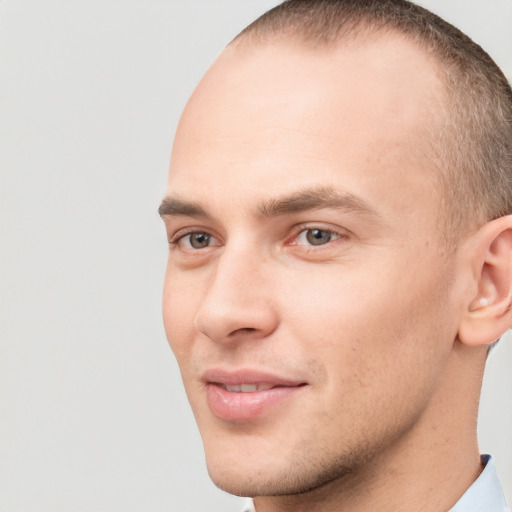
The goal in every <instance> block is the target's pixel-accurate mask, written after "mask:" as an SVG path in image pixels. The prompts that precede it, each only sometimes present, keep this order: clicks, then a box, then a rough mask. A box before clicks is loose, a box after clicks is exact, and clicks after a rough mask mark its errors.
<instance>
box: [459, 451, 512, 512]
mask: <svg viewBox="0 0 512 512" xmlns="http://www.w3.org/2000/svg"><path fill="white" fill-rule="evenodd" d="M482 462H483V463H485V468H484V470H483V471H482V472H481V473H480V476H479V477H478V478H477V479H476V480H475V482H474V483H473V485H472V486H471V487H470V488H469V489H468V490H467V491H466V492H465V493H464V494H463V495H462V498H461V499H460V500H459V501H458V502H457V503H456V504H455V506H454V507H453V508H452V509H451V510H450V512H508V508H507V503H506V502H505V495H504V494H503V488H502V487H501V483H500V480H499V478H498V475H497V473H496V466H495V465H494V460H493V458H492V457H491V456H490V455H482Z"/></svg>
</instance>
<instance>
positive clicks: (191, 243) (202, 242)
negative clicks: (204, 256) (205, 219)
mask: <svg viewBox="0 0 512 512" xmlns="http://www.w3.org/2000/svg"><path fill="white" fill-rule="evenodd" d="M170 243H171V245H180V246H182V247H183V248H184V249H194V250H198V249H205V248H207V247H211V246H218V245H220V244H219V241H218V240H217V239H216V238H215V237H214V236H212V235H210V233H206V232H204V231H195V232H193V233H186V234H184V235H179V234H178V236H175V237H174V238H173V239H172V240H171V241H170Z"/></svg>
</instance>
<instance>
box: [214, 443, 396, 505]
mask: <svg viewBox="0 0 512 512" xmlns="http://www.w3.org/2000/svg"><path fill="white" fill-rule="evenodd" d="M379 444H380V443H379ZM386 444H387V443H386V442H384V441H383V442H382V444H381V446H380V447H375V446H373V447H370V446H369V445H366V446H365V447H359V449H358V450H357V452H356V451H352V452H348V453H347V452H345V453H342V454H341V455H340V454H334V453H332V452H329V451H328V450H326V451H324V450H321V449H320V450H317V451H316V453H312V452H310V453H308V452H304V451H302V452H301V453H300V455H299V456H298V457H297V458H295V459H294V460H292V461H290V463H289V465H288V466H287V467H286V468H285V470H283V471H282V474H281V475H279V474H278V475H269V474H266V473H265V469H264V468H263V469H262V470H261V471H260V472H258V473H256V474H255V473H254V472H249V474H247V477H248V479H249V480H248V481H247V480H246V481H244V478H240V475H237V476H238V478H237V477H235V478H234V479H233V480H232V481H230V482H227V481H226V479H223V478H220V479H216V475H214V474H211V477H212V480H213V482H214V483H215V485H217V486H218V487H219V488H220V489H222V490H224V491H226V492H228V493H230V494H234V495H236V496H245V497H252V498H256V497H258V496H269V497H271V496H272V497H286V496H289V497H292V496H296V495H305V494H309V495H311V497H313V498H314V495H315V494H322V493H323V492H324V491H326V490H327V489H328V488H331V487H336V488H337V489H338V490H340V491H342V490H343V489H344V488H347V489H348V488H351V487H352V486H353V485H354V484H355V483H356V481H357V480H358V479H359V476H360V473H361V468H362V467H364V466H366V465H368V463H369V462H370V461H371V460H372V459H374V457H375V456H376V455H377V454H378V453H379V452H380V451H381V449H382V448H383V447H384V445H386ZM318 452H323V453H324V454H323V456H322V457H321V459H320V458H319V453H318ZM270 464H271V461H270Z"/></svg>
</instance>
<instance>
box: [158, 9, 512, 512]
mask: <svg viewBox="0 0 512 512" xmlns="http://www.w3.org/2000/svg"><path fill="white" fill-rule="evenodd" d="M360 5H361V6H366V7H367V9H368V11H367V12H368V16H370V15H371V16H373V18H368V19H366V18H364V17H363V18H362V17H361V15H360V14H358V15H357V16H359V18H357V17H353V19H351V20H350V21H349V22H346V23H345V24H344V25H343V23H342V21H343V19H344V16H345V13H352V12H356V11H358V10H359V9H360V7H359V6H360ZM287 6H288V7H283V8H282V9H283V11H282V13H280V11H279V10H277V11H274V14H269V15H267V18H266V21H260V22H257V24H256V25H253V26H252V27H249V29H247V30H246V31H245V32H244V33H242V35H241V36H239V38H238V39H236V40H235V41H234V42H233V43H232V44H231V45H230V46H229V47H228V48H227V49H226V50H225V52H224V53H223V54H222V55H221V56H220V57H219V58H218V59H217V61H216V62H215V64H214V65H213V66H212V68H211V69H210V70H209V71H208V73H207V74H206V76H205V77H204V78H203V80H202V81H201V83H200V84H199V86H198V88H197V89H196V91H195V92H194V94H193V96H192V98H191V100H190V101H189V104H188V105H187V108H186V110H185V112H184V114H183V118H182V120H181V122H180V126H179V128H178V132H177V135H176V140H175V144H174V148H173V155H172V159H171V169H170V176H169V185H168V192H167V197H166V199H164V202H163V203H162V206H161V209H160V211H161V214H162V216H163V218H164V220H165V223H166V229H167V233H168V237H169V241H170V252H169V263H168V268H167V275H166V285H165V290H164V320H165V326H166V331H167V335H168V338H169V342H170V344H171V346H172V348H173V350H174V352H175V354H176V357H177V359H178V362H179V364H180V368H181V371H182V375H183V379H184V382H185V386H186V390H187V394H188V397H189V400H190V402H191V405H192V408H193V410H194V414H195V416H196V420H197V422H198V425H199V429H200V431H201V435H202V438H203V442H204V446H205V451H206V458H207V464H208V468H209V471H210V474H211V476H212V478H213V480H214V481H215V482H216V483H217V484H218V485H219V486H220V487H222V488H224V489H226V490H227V491H229V492H232V493H236V494H242V495H253V496H254V495H255V496H260V495H263V496H269V495H280V496H281V495H296V494H297V493H304V492H307V491H311V490H314V489H326V488H328V487H329V486H333V485H336V486H338V488H341V487H343V485H347V486H352V489H353V488H354V486H355V485H356V484H357V482H360V485H361V486H363V487H364V488H368V486H369V485H375V486H378V485H380V484H381V483H382V482H381V477H382V468H384V467H386V468H388V469H390V470H391V472H392V473H393V471H394V472H395V476H396V478H397V479H398V480H399V481H400V479H401V478H402V477H404V475H402V474H401V470H400V468H399V466H398V465H397V460H398V459H400V458H402V459H406V460H413V461H415V464H416V470H417V471H422V472H425V471H428V468H430V466H431V465H432V464H433V457H434V456H436V452H435V450H434V451H433V449H432V448H433V446H436V447H437V450H438V451H439V450H449V451H450V450H453V449H454V448H457V449H458V452H461V453H463V454H465V453H466V452H467V451H468V450H467V449H466V448H467V446H468V445H471V443H473V442H474V422H473V419H474V417H475V416H476V409H477V401H478V393H479V382H480V379H481V374H482V371H483V365H484V361H485V356H486V345H487V344H489V343H491V342H492V341H493V340H494V339H496V338H497V337H498V336H499V335H500V334H501V333H502V332H503V331H504V330H505V329H506V328H507V327H508V325H509V323H510V315H509V308H508V306H509V304H510V283H508V285H507V278H506V276H509V275H510V272H509V270H510V269H509V268H508V270H507V268H505V267H506V261H510V257H509V253H510V247H511V245H512V238H511V236H510V231H509V228H510V225H511V222H510V219H509V218H507V217H503V218H498V219H497V220H495V221H493V222H490V223H488V224H485V221H486V220H488V218H493V217H500V216H501V215H502V214H503V213H505V212H504V211H502V210H501V208H505V207H504V206H500V207H499V208H498V207H496V208H498V209H495V210H492V209H491V208H490V206H489V205H488V203H489V202H490V201H491V200H490V199H489V197H490V195H489V194H491V195H492V194H494V195H497V194H498V192H497V191H495V190H494V191H493V190H491V189H492V187H487V186H485V187H486V188H485V194H482V193H481V190H480V188H481V187H482V186H483V185H482V184H481V181H478V180H479V179H480V178H477V176H480V174H478V173H479V172H480V171H482V172H484V171H485V169H487V164H486V163H485V162H481V163H480V164H478V165H477V164H476V156H471V155H470V153H471V151H473V152H474V153H475V155H477V154H478V155H480V156H482V155H484V153H485V151H487V153H485V154H486V155H487V154H490V153H493V154H494V155H495V156H496V158H498V156H499V157H500V158H501V161H502V164H503V165H505V164H504V163H503V162H505V160H506V158H505V156H506V155H505V153H506V152H507V150H510V146H508V149H507V147H505V146H503V144H502V145H501V146H499V145H498V144H497V139H498V138H499V137H502V138H503V137H505V135H504V131H503V130H502V132H503V133H502V134H501V135H500V136H499V137H498V136H496V138H497V139H496V141H494V142H493V146H492V147H489V148H487V149H486V150H485V151H484V149H475V148H474V147H473V146H477V145H478V143H477V142H476V141H472V144H473V146H472V147H471V148H470V147H466V146H464V144H465V141H466V139H467V137H468V135H467V132H466V130H469V129H470V128H472V127H474V129H475V130H476V129H477V128H478V129H480V128H481V126H483V121H481V120H480V119H476V118H475V119H473V123H472V124H471V123H469V120H471V119H472V118H473V117H474V116H475V115H476V114H475V113H476V112H477V109H476V107H475V109H474V110H472V112H471V113H469V112H467V111H466V110H467V105H466V104H465V103H464V100H463V99H462V96H461V91H462V88H463V86H462V85H457V87H458V88H455V85H454V84H455V83H456V82H457V80H458V79H456V78H455V77H456V76H459V77H464V76H466V75H464V73H463V70H462V69H461V70H459V72H458V75H457V73H456V69H457V62H456V59H455V53H456V51H455V48H454V49H453V55H448V53H447V54H446V55H444V56H441V55H439V54H438V53H439V52H437V51H436V50H435V48H436V44H437V43H436V44H434V42H432V44H431V45H430V46H428V45H426V42H425V41H423V42H422V39H421V37H420V36H419V35H418V34H416V35H414V32H413V30H412V29H411V28H407V27H409V26H410V25H411V24H413V23H414V19H416V22H415V23H416V24H417V25H418V31H420V28H422V30H423V32H424V34H431V40H432V41H435V40H437V39H440V38H442V37H444V36H442V35H441V34H439V33H438V32H440V31H442V29H443V27H444V24H443V23H441V22H437V21H436V22H437V23H439V24H440V26H439V27H438V26H428V23H427V22H428V19H430V18H428V19H424V18H422V16H423V14H422V11H416V8H415V7H412V6H410V5H409V4H407V3H405V2H401V1H390V2H387V1H374V2H371V1H362V2H361V1H358V2H355V1H340V2H333V1H329V2H326V1H322V2H314V1H313V2H312V1H308V2H302V1H295V2H290V3H289V4H287ZM286 9H288V10H289V11H288V12H286ZM308 9H310V10H309V11H308ZM322 9H323V11H322ZM409 11H410V12H412V15H411V16H410V19H409V18H407V16H406V13H407V12H409ZM315 12H316V13H317V17H316V18H315V17H314V16H313V13H315ZM386 12H387V14H386ZM354 16H355V15H354ZM388 18H389V23H384V21H382V23H381V22H378V20H380V19H382V20H385V19H388ZM370 19H374V20H376V21H374V22H370V21H369V20H370ZM401 19H403V20H404V21H403V24H404V27H405V28H404V29H403V30H400V29H399V28H398V27H399V26H400V20H401ZM311 20H313V21H311ZM315 20H316V21H315ZM425 24H427V25H425ZM424 25H425V26H424ZM411 26H412V25H411ZM444 28H445V29H446V30H449V31H452V32H453V31H454V29H451V28H449V29H447V28H446V27H444ZM453 34H454V35H452V37H454V38H455V39H454V43H453V44H452V46H453V45H454V44H455V42H456V41H457V40H458V39H457V38H459V37H461V36H459V35H458V33H455V32H453ZM446 37H447V36H446ZM436 38H437V39H436ZM468 44H469V43H468ZM443 59H444V60H443ZM481 59H482V60H483V61H484V62H483V64H482V66H484V68H485V66H487V65H488V63H487V59H488V58H487V57H485V58H484V57H481ZM482 69H483V68H482ZM480 73H483V71H480ZM494 73H496V74H498V72H497V71H494ZM466 78H467V79H468V81H469V80H470V78H471V76H470V75H467V76H466ZM498 78H499V77H495V82H496V83H500V84H501V86H502V88H503V91H502V93H501V94H502V96H501V99H500V100H496V99H495V98H494V96H492V95H489V98H488V101H496V106H497V105H498V104H499V105H501V107H500V108H501V109H502V110H503V112H505V110H504V109H505V106H506V98H507V94H508V95H509V98H508V99H509V100H510V99H511V98H510V93H509V91H507V90H506V87H505V85H504V84H503V83H501V82H500V80H501V78H499V79H498ZM460 79H462V78H460ZM479 80H480V81H479ZM479 80H477V79H476V78H475V79H474V82H475V84H476V85H475V84H469V83H468V84H465V87H469V86H470V85H475V90H476V91H481V89H479V87H480V86H481V84H480V82H481V81H482V80H483V79H481V77H480V78H479ZM452 82H453V83H452ZM457 91H458V92H457ZM468 94H469V93H468ZM474 94H476V92H475V93H474ZM468 97H469V96H468ZM465 105H466V106H465ZM496 106H495V107H493V106H492V105H491V106H490V107H488V110H489V111H491V110H494V109H495V108H496ZM507 108H508V109H509V110H508V111H509V112H510V111H511V107H510V101H509V104H508V106H507ZM495 117H497V114H496V115H495ZM502 117H503V118H504V119H505V117H506V116H505V114H503V116H502ZM466 118H468V123H469V124H468V125H467V126H466V125H462V124H460V123H462V120H463V119H466ZM457 123H459V124H457ZM505 124H506V123H505V122H504V121H502V125H503V126H502V127H505ZM473 125H474V126H473ZM508 130H509V132H510V119H509V125H508ZM471 133H473V132H471ZM489 137H491V134H487V135H486V136H485V137H484V138H486V140H487V139H489ZM449 139H450V140H451V142H449ZM487 142H488V143H489V144H491V142H490V141H489V140H487ZM456 144H460V145H462V146H461V147H460V148H459V147H458V146H456ZM482 147H483V145H482ZM450 148H452V149H450ZM463 157H464V158H463ZM508 157H509V158H510V154H509V155H508ZM468 162H471V163H473V164H474V165H475V169H474V172H473V170H468V173H469V175H470V177H468V178H467V182H468V185H461V183H462V180H463V179H464V180H465V179H466V178H465V177H464V178H462V177H461V176H462V175H461V173H462V172H463V166H464V165H465V164H467V163H468ZM456 164H457V165H459V166H460V167H456V166H455V165H456ZM482 166H484V167H482ZM508 169H509V171H510V161H509V168H508ZM477 170H478V172H477ZM501 171H503V172H505V171H506V170H505V169H501V170H500V172H501ZM454 176H458V178H457V181H456V183H457V185H456V186H455V178H454ZM492 180H495V178H492ZM493 182H494V181H493ZM469 185H471V186H472V187H473V188H471V187H470V186H469ZM459 188H460V190H459ZM463 190H464V194H466V195H465V196H464V197H465V198H466V199H461V194H462V191H463ZM507 200H508V198H507ZM456 201H457V202H460V201H467V204H468V205H469V206H468V207H464V208H463V207H462V206H461V205H460V204H459V203H456ZM467 208H470V209H472V210H473V211H472V212H469V213H467V212H466V210H467ZM507 208H508V206H507ZM457 212H463V213H464V215H462V213H461V214H460V216H459V217H460V218H459V217H458V215H459V214H458V213H457ZM491 212H494V213H491ZM496 212H498V213H496ZM448 215H451V216H452V217H447V216H448ZM443 219H444V221H443ZM447 219H455V220H447ZM461 219H464V221H462V220H461ZM482 224H485V225H483V227H481V226H482ZM455 227H456V228H457V231H456V235H455V234H454V229H455ZM447 234H448V236H449V239H450V241H451V243H450V244H447V243H446V237H447ZM453 240H456V243H455V242H453ZM507 251H508V252H507ZM434 432H437V435H438V436H440V437H439V438H438V437H435V436H434V434H433V433H434ZM464 449H466V450H464ZM466 456H467V455H454V458H456V459H457V460H459V459H460V457H466ZM467 457H468V458H471V457H473V454H471V456H467ZM409 469H410V468H409ZM404 478H405V477H404ZM404 478H402V480H404ZM443 478H444V476H443ZM404 481H405V480H404ZM343 482H346V484H344V483H343ZM338 484H339V485H338ZM448 504H449V503H448Z"/></svg>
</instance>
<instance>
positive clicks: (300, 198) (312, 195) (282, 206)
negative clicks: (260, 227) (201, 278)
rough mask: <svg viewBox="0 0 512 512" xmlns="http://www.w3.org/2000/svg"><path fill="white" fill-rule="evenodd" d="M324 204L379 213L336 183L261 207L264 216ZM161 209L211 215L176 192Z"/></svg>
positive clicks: (163, 213)
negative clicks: (176, 194) (335, 184)
mask: <svg viewBox="0 0 512 512" xmlns="http://www.w3.org/2000/svg"><path fill="white" fill-rule="evenodd" d="M322 208H335V209H338V210H346V211H351V212H356V213H361V214H365V215H368V216H374V217H378V216H379V215H378V214H377V212H376V211H375V209H374V208H372V207H371V206H370V205H369V204H368V203H367V202H366V201H364V200H363V199H361V198H360V197H358V196H355V195H354V194H351V193H349V192H342V191H339V190H336V189H335V188H333V187H315V188H307V189H304V190H300V191H298V192H295V193H293V194H290V195H288V196H283V197H280V198H276V199H269V200H266V201H264V202H263V203H261V204H260V205H259V206H258V209H257V211H258V213H259V214H260V215H261V216H263V217H267V218H271V217H279V216H282V215H290V214H292V213H300V212H305V211H309V210H319V209H322ZM158 213H159V214H160V216H161V217H167V216H183V217H202V218H207V219H208V218H211V216H210V215H209V214H208V213H207V212H206V210H204V209H203V208H202V207H201V206H200V205H199V204H198V203H195V202H191V201H185V200H183V199H180V198H178V197H173V196H167V197H165V198H164V199H163V201H162V203H161V204H160V207H159V208H158Z"/></svg>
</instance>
